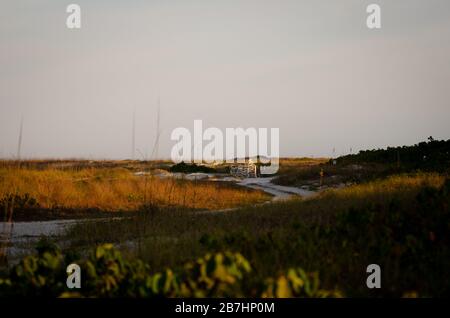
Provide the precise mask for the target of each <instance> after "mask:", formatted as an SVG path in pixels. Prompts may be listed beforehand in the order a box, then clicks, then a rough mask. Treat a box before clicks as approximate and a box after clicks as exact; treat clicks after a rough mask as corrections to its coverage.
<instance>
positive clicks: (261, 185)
mask: <svg viewBox="0 0 450 318" xmlns="http://www.w3.org/2000/svg"><path fill="white" fill-rule="evenodd" d="M273 179H274V177H272V178H247V179H243V180H242V181H240V182H237V184H238V185H241V186H244V187H248V188H252V189H258V190H262V191H264V192H267V193H269V194H271V195H273V199H272V200H273V201H278V200H285V199H288V198H290V197H291V196H293V195H300V196H302V197H304V198H307V197H311V196H314V195H316V194H317V192H315V191H308V190H304V189H300V188H297V187H287V186H282V185H277V184H273V183H272V180H273Z"/></svg>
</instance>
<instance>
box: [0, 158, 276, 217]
mask: <svg viewBox="0 0 450 318" xmlns="http://www.w3.org/2000/svg"><path fill="white" fill-rule="evenodd" d="M26 193H28V194H29V195H30V196H31V197H33V198H35V199H36V200H37V201H38V203H39V205H40V206H41V207H42V208H48V209H52V208H69V209H87V208H95V209H99V210H103V211H133V210H137V209H139V208H140V207H141V206H142V205H144V204H149V203H152V204H157V205H159V206H183V207H187V208H194V209H207V210H213V209H225V208H232V207H237V206H243V205H246V204H251V203H258V202H263V201H265V200H267V198H268V197H267V195H265V194H264V193H261V192H257V191H250V190H246V189H238V188H234V187H230V186H226V185H223V184H216V183H206V182H192V181H186V180H174V179H159V178H157V177H153V176H146V177H142V176H134V175H133V174H132V173H131V172H130V171H129V170H127V169H121V168H114V169H96V168H87V169H81V170H58V169H52V168H49V169H44V170H36V169H29V168H21V169H20V168H17V167H9V168H0V199H1V198H2V197H4V196H6V195H8V194H19V195H24V194H26Z"/></svg>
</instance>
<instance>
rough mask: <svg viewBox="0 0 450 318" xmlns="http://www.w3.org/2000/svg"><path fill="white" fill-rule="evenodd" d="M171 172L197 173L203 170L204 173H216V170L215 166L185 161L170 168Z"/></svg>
mask: <svg viewBox="0 0 450 318" xmlns="http://www.w3.org/2000/svg"><path fill="white" fill-rule="evenodd" d="M169 171H170V172H183V173H195V172H203V173H214V172H216V170H215V169H214V168H210V167H206V166H201V165H197V164H195V163H192V164H187V163H185V162H184V161H182V162H180V163H177V164H176V165H173V166H172V167H170V169H169Z"/></svg>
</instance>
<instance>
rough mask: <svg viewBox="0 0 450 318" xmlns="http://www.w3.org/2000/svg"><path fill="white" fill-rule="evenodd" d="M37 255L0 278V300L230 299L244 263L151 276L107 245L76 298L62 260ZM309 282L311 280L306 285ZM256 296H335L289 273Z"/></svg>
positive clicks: (216, 258) (93, 259)
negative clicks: (1, 297)
mask: <svg viewBox="0 0 450 318" xmlns="http://www.w3.org/2000/svg"><path fill="white" fill-rule="evenodd" d="M37 250H38V253H37V255H33V256H27V257H25V258H24V259H23V260H21V262H20V263H19V264H17V265H16V266H14V267H13V268H12V269H11V270H10V271H9V273H8V275H6V276H5V277H2V278H0V296H47V297H58V296H59V297H230V296H234V297H236V296H243V295H242V294H241V293H240V290H241V284H242V281H243V279H244V277H245V275H247V274H249V273H250V272H251V266H250V264H249V262H248V261H247V260H246V259H245V258H244V257H243V256H242V255H240V254H239V253H231V252H224V253H216V254H207V255H206V256H204V257H202V258H199V259H198V260H196V261H193V262H188V263H186V264H185V265H184V267H183V268H182V269H181V270H179V271H173V270H171V269H166V270H165V271H163V272H160V273H155V274H151V271H150V268H149V266H148V265H146V264H145V263H143V262H142V261H141V260H139V259H134V260H125V259H124V258H123V257H122V255H121V253H120V252H119V251H118V250H116V249H115V248H114V247H113V245H112V244H105V245H101V246H98V247H97V248H96V249H95V250H94V251H93V252H92V253H91V254H90V255H89V257H88V258H87V259H86V260H81V261H78V262H76V263H77V264H79V265H80V267H81V277H82V287H81V289H79V290H77V291H76V292H74V291H71V290H69V289H68V288H67V287H66V286H65V283H66V279H67V274H66V272H65V270H66V265H68V264H69V263H70V262H72V261H73V259H71V257H70V255H66V257H65V258H64V257H63V256H62V254H61V251H60V250H59V249H58V248H57V247H56V246H55V245H52V244H49V243H47V242H41V243H40V244H39V245H38V247H37ZM310 277H312V278H313V279H312V280H310ZM264 287H265V290H262V291H260V292H259V294H260V295H262V296H265V297H317V296H330V297H334V296H339V293H336V292H327V291H322V290H320V289H319V285H318V276H317V274H307V273H305V272H304V271H303V270H301V269H291V270H288V274H287V275H286V276H280V277H278V278H277V279H276V280H274V279H272V278H269V279H267V284H266V285H265V286H264Z"/></svg>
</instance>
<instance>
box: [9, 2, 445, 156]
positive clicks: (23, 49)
mask: <svg viewBox="0 0 450 318" xmlns="http://www.w3.org/2000/svg"><path fill="white" fill-rule="evenodd" d="M70 3H76V4H79V5H80V7H81V24H82V26H81V29H68V28H67V27H66V19H67V16H68V13H66V7H67V5H69V4H70ZM370 3H377V4H379V5H380V6H381V10H382V11H381V19H382V20H381V21H382V27H381V29H378V30H371V29H368V28H367V26H366V18H367V16H368V14H367V13H366V7H367V6H368V5H369V4H370ZM1 7H2V9H1V11H0V157H3V158H11V157H14V156H15V155H16V153H17V146H18V138H19V129H20V128H19V127H20V121H21V117H23V122H24V124H23V141H22V157H23V158H85V159H125V158H130V157H131V156H132V155H131V153H132V146H131V145H132V123H133V113H134V112H135V114H136V115H135V116H136V135H135V136H136V137H135V138H136V144H135V145H136V156H137V157H138V158H139V157H142V158H148V157H149V156H150V154H151V153H152V150H153V145H154V143H155V138H156V122H157V113H158V111H157V109H158V99H159V100H160V102H159V104H160V118H161V119H160V128H161V130H162V131H161V136H160V139H159V140H160V142H159V150H158V155H159V157H160V158H169V156H170V151H171V148H172V146H173V145H174V144H175V142H174V141H171V140H170V134H171V132H172V130H173V129H175V128H177V127H186V128H188V129H191V130H192V129H193V122H194V120H195V119H201V120H203V126H204V128H207V127H218V128H220V129H223V130H225V128H227V127H228V128H235V127H243V128H249V127H255V128H279V129H280V154H281V156H284V157H293V156H314V157H322V156H327V157H329V156H338V155H343V154H347V153H349V152H350V149H351V150H352V151H353V152H357V151H359V150H361V149H373V148H384V147H387V146H397V145H410V144H415V143H417V142H420V141H424V140H426V139H427V138H428V137H429V136H433V137H434V138H435V139H449V138H450V124H449V120H450V102H449V101H450V59H449V57H450V2H449V1H448V0H427V1H423V0H396V1H388V0H386V1H381V0H371V1H364V0H340V1H335V0H326V1H325V0H310V1H302V0H295V1H290V0H226V1H225V0H222V1H219V0H204V1H201V0H189V1H186V0H160V1H144V0H141V1H138V0H127V1H125V0H120V1H119V0H110V1H106V0H97V1H88V0H71V1H61V0H39V1H36V0H21V1H13V0H7V1H4V2H3V3H2V5H1ZM333 149H334V150H335V151H334V152H333Z"/></svg>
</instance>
